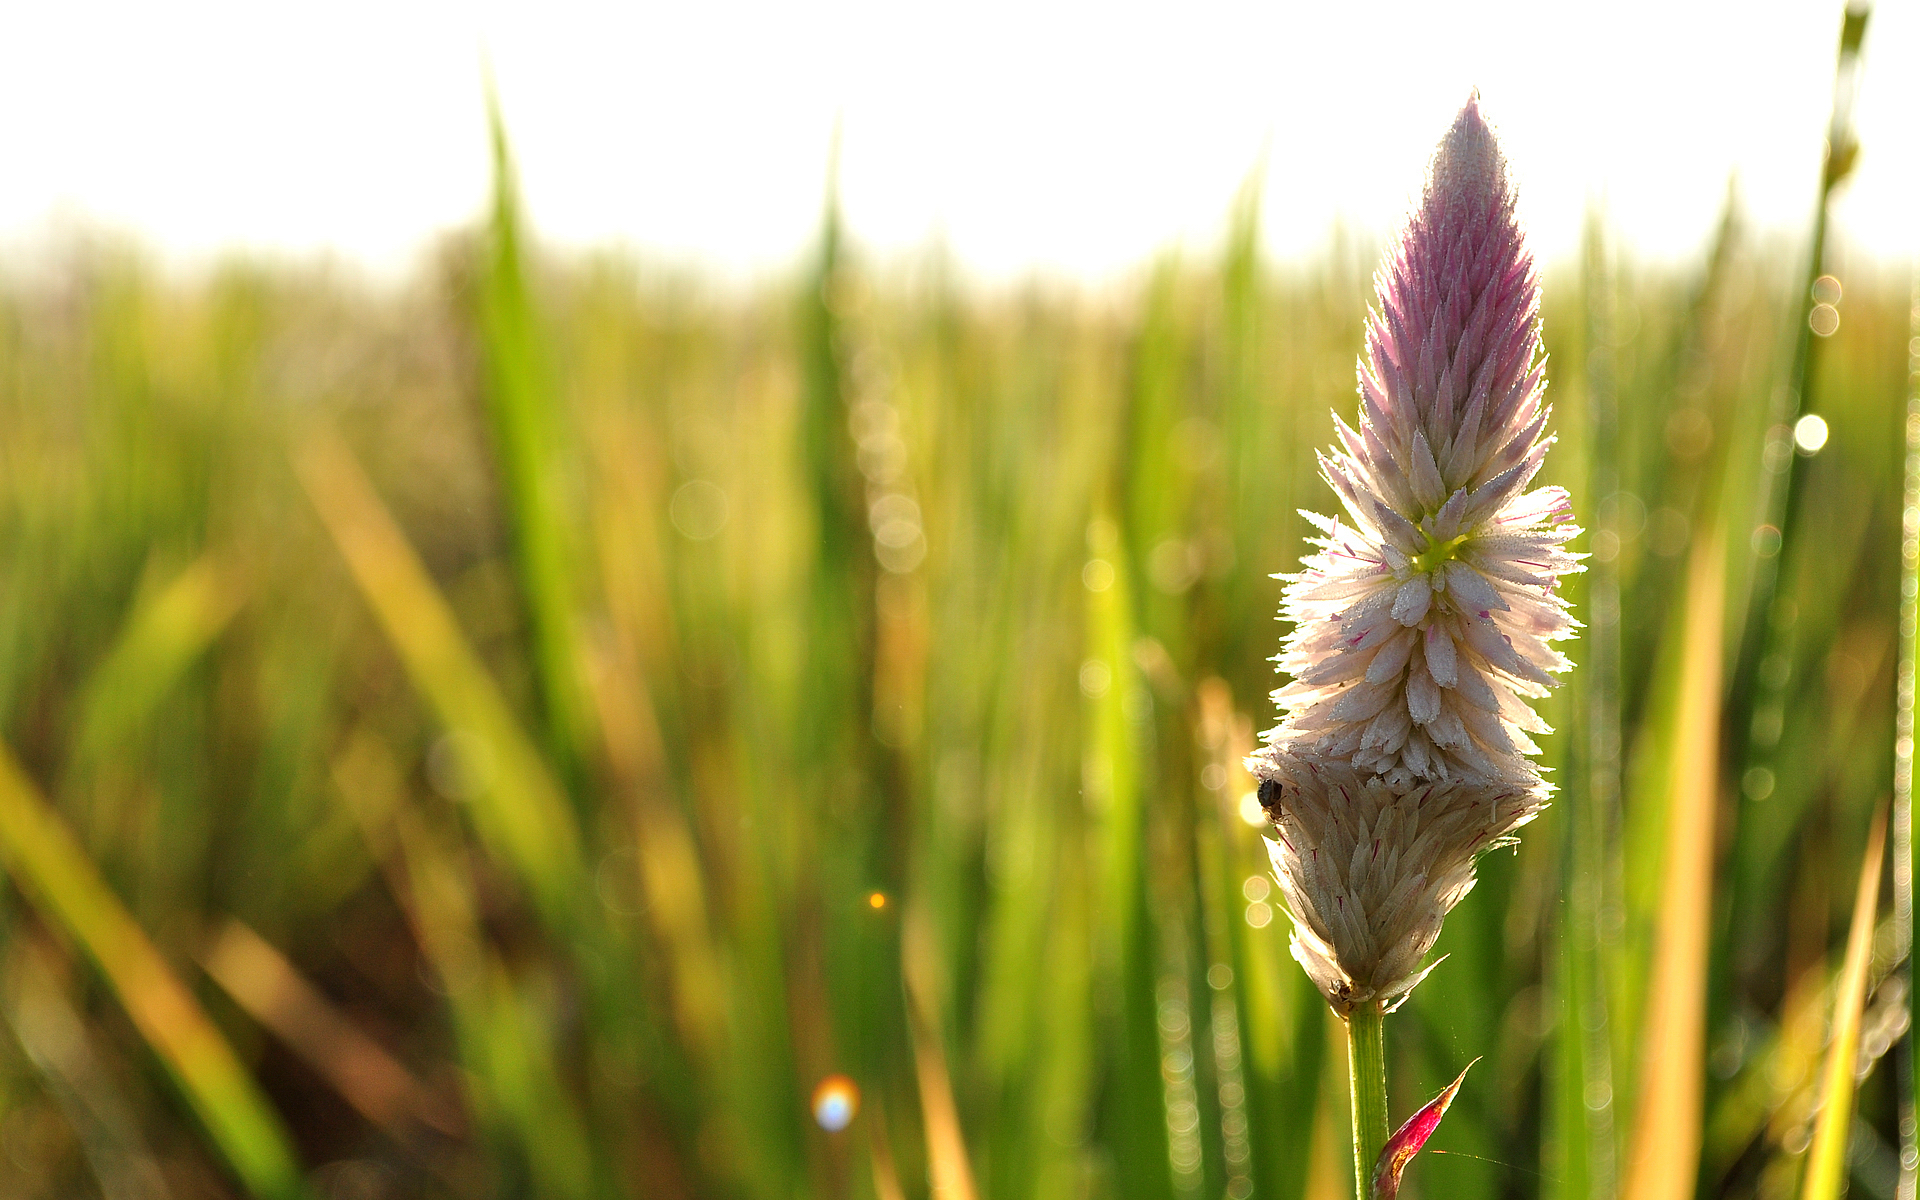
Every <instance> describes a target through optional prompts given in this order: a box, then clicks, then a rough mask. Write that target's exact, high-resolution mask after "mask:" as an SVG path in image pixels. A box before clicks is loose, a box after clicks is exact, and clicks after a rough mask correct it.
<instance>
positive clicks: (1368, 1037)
mask: <svg viewBox="0 0 1920 1200" xmlns="http://www.w3.org/2000/svg"><path fill="white" fill-rule="evenodd" d="M1386 1024H1387V1015H1386V1014H1385V1013H1383V1012H1381V1011H1380V1006H1379V1005H1377V1004H1363V1005H1361V1006H1360V1007H1359V1008H1356V1009H1354V1010H1353V1012H1352V1014H1351V1015H1349V1016H1348V1017H1347V1090H1348V1093H1349V1094H1350V1095H1351V1096H1352V1097H1353V1179H1354V1194H1355V1196H1356V1197H1357V1200H1373V1164H1374V1163H1375V1162H1376V1161H1378V1160H1379V1158H1380V1151H1381V1149H1382V1148H1383V1147H1385V1146H1386V1144H1387V1044H1386V1036H1385V1030H1386Z"/></svg>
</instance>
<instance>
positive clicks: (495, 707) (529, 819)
mask: <svg viewBox="0 0 1920 1200" xmlns="http://www.w3.org/2000/svg"><path fill="white" fill-rule="evenodd" d="M296 466H297V467H298V468H299V472H300V478H301V481H302V482H303V483H304V484H305V485H306V489H307V495H308V497H309V498H310V499H311V500H312V501H313V505H314V508H315V509H316V510H317V511H318V512H319V513H320V517H321V519H322V521H323V522H325V524H326V526H327V530H328V532H329V533H331V534H332V535H333V540H334V544H335V545H336V546H337V547H338V548H339V550H340V553H341V554H342V556H344V557H345V559H346V560H347V566H348V568H349V569H350V570H351V571H352V573H353V578H354V582H355V583H357V584H358V585H359V587H360V591H361V594H362V595H364V596H365V597H366V599H367V602H368V604H369V605H371V606H372V608H373V611H374V614H375V615H376V616H377V617H379V619H380V623H381V625H382V626H383V627H384V628H385V630H386V633H387V636H388V638H389V639H391V641H392V642H393V645H394V648H395V649H396V650H397V651H398V652H399V654H400V658H401V660H402V661H403V662H404V663H405V664H406V667H407V672H408V674H409V676H410V677H411V678H412V680H413V683H414V685H415V686H416V687H417V688H419V689H420V691H421V693H422V694H423V695H424V696H425V697H426V699H427V701H428V703H429V704H430V705H432V707H433V709H434V712H435V715H436V716H438V717H439V719H440V722H441V723H442V725H444V726H445V727H446V729H447V731H448V733H449V735H450V736H451V737H452V738H454V739H455V740H454V741H453V742H451V743H450V744H451V745H453V746H455V747H457V752H458V754H459V755H460V758H461V764H460V769H461V772H462V775H463V778H466V779H468V780H470V781H471V783H472V787H473V796H472V803H471V805H470V807H469V811H470V812H471V813H472V814H473V820H474V827H475V829H476V830H477V831H478V832H479V834H480V837H481V840H482V841H484V842H485V843H486V845H487V848H488V850H489V851H490V852H491V853H492V854H493V855H494V856H495V857H496V858H498V859H499V860H500V861H502V862H505V863H510V864H512V866H513V868H514V869H515V872H516V873H517V874H518V876H519V877H520V881H521V884H522V885H523V886H524V887H525V888H526V890H527V894H528V896H529V897H530V898H531V899H532V900H533V902H534V904H535V906H536V907H537V908H538V909H539V910H540V912H541V914H542V915H543V916H544V917H546V919H547V920H548V921H549V922H551V923H552V924H553V925H554V927H555V928H557V929H560V930H567V929H570V928H571V927H572V926H573V924H574V922H575V917H576V910H575V906H576V904H577V902H578V896H579V889H578V880H580V879H581V878H582V877H583V876H584V874H585V871H586V867H585V864H584V862H583V859H582V852H581V845H580V834H579V829H578V826H577V825H576V824H575V822H574V816H573V812H572V809H571V808H570V807H569V805H568V803H567V799H566V795H565V793H564V792H562V791H561V789H560V785H559V783H558V782H557V781H556V780H555V779H554V777H553V775H552V774H551V773H550V772H549V771H548V770H547V767H546V764H545V763H544V762H543V761H542V760H541V758H540V754H539V751H538V750H536V749H535V748H534V745H533V743H532V742H531V741H529V740H528V738H527V736H526V734H525V732H524V731H523V730H522V728H521V726H520V724H519V722H518V721H517V720H516V719H515V718H514V716H513V713H512V711H511V710H510V709H508V707H507V704H506V701H505V700H504V699H503V698H502V697H501V695H500V692H499V690H498V689H497V688H496V687H495V686H494V683H493V680H492V678H491V677H490V676H489V675H488V674H487V671H486V668H485V667H483V666H482V665H481V663H480V660H479V659H478V658H477V657H476V656H475V655H474V653H473V651H472V649H471V648H469V647H468V645H467V642H466V639H465V638H464V637H463V636H462V635H461V633H460V629H459V626H458V625H457V624H456V623H455V621H454V617H453V612H452V610H450V609H449V608H448V607H447V603H446V601H445V599H444V598H442V596H441V595H440V591H439V589H438V588H436V587H435V586H434V584H433V580H432V579H431V578H429V577H428V575H427V572H426V568H425V567H423V566H422V565H421V564H420V560H419V558H418V557H416V556H415V555H414V552H413V549H412V547H411V546H409V545H408V544H407V541H406V537H405V535H404V534H402V533H401V532H400V529H399V527H398V526H396V525H395V524H394V522H393V518H392V517H391V516H389V515H388V513H387V510H386V508H385V506H384V505H382V504H381V503H380V499H379V497H378V496H377V495H376V494H375V493H374V491H373V485H372V484H371V483H370V482H369V481H368V480H367V477H366V476H365V474H363V473H362V472H361V470H360V467H359V464H357V463H356V462H355V461H354V460H353V457H352V454H351V452H350V451H349V450H348V449H347V447H346V445H345V444H344V443H342V442H341V441H339V440H338V438H337V437H335V436H333V435H332V434H329V433H316V434H315V435H314V436H313V437H312V438H310V439H309V440H308V442H307V443H306V444H305V445H304V446H303V447H302V449H301V451H300V453H299V455H298V457H297V460H296Z"/></svg>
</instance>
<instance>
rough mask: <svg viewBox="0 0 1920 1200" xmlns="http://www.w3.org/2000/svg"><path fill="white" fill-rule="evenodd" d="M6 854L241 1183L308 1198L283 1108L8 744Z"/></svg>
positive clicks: (267, 1194) (280, 1198) (0, 820)
mask: <svg viewBox="0 0 1920 1200" xmlns="http://www.w3.org/2000/svg"><path fill="white" fill-rule="evenodd" d="M0 855H4V857H5V860H6V864H7V868H8V870H10V871H11V872H12V873H13V876H14V878H15V879H17V880H18V881H19V882H20V884H21V886H22V887H23V888H24V889H25V890H26V891H27V893H28V894H29V895H30V896H31V897H33V899H34V901H35V902H36V904H37V905H38V907H39V908H40V909H41V911H42V912H44V913H45V914H46V915H47V916H48V917H50V918H51V919H52V920H53V921H55V922H56V923H58V924H59V925H60V926H61V927H62V928H64V929H65V930H66V932H67V934H68V936H69V937H71V938H73V940H74V941H75V942H77V943H79V945H80V947H81V948H82V949H83V950H85V951H86V954H87V957H89V958H91V959H92V960H93V963H94V965H95V966H96V967H97V968H98V969H99V971H100V973H101V975H102V976H104V977H105V978H106V981H107V983H108V985H109V986H110V987H111V988H112V989H113V991H114V994H115V995H116V996H118V997H119V999H120V1003H121V1005H122V1006H123V1007H124V1008H125V1009H126V1013H127V1016H128V1017H129V1018H131V1019H132V1021H133V1025H134V1028H136V1029H138V1030H139V1031H140V1035H141V1037H142V1038H144V1039H145V1040H146V1043H147V1045H148V1046H149V1047H151V1048H152V1050H153V1052H154V1054H155V1056H156V1057H158V1058H159V1059H160V1061H161V1063H162V1064H164V1065H165V1067H166V1069H167V1073H168V1074H169V1075H170V1076H171V1077H172V1079H173V1081H174V1083H175V1084H176V1085H177V1086H178V1087H179V1089H180V1092H181V1095H182V1096H183V1097H185V1099H186V1101H187V1105H188V1107H189V1108H191V1109H192V1110H193V1112H194V1115H195V1116H196V1117H198V1118H199V1120H200V1123H201V1125H202V1127H203V1128H204V1129H205V1130H206V1133H207V1136H208V1138H209V1140H211V1141H212V1142H213V1144H214V1147H215V1149H216V1150H218V1151H219V1153H220V1155H221V1156H222V1157H223V1158H225V1160H226V1162H227V1165H228V1167H229V1168H230V1169H231V1170H232V1171H233V1175H234V1178H235V1179H237V1180H238V1181H239V1182H240V1185H241V1186H242V1187H243V1188H245V1189H246V1191H247V1192H248V1193H249V1194H251V1195H254V1196H258V1197H262V1198H263V1200H301V1198H304V1197H305V1196H306V1195H307V1189H306V1184H305V1182H304V1181H303V1180H302V1178H301V1173H300V1165H299V1160H298V1159H297V1158H296V1157H295V1156H294V1152H293V1146H292V1144H291V1142H290V1141H289V1139H288V1137H287V1131H286V1129H285V1127H284V1126H283V1125H282V1124H281V1122H280V1116H279V1114H278V1113H276V1112H275V1111H274V1109H273V1107H272V1105H270V1104H269V1103H268V1102H267V1099H266V1097H265V1096H263V1095H261V1093H260V1090H259V1087H258V1086H257V1085H256V1084H255V1083H254V1081H253V1077H252V1076H251V1075H250V1074H248V1073H247V1069H246V1068H245V1067H244V1066H243V1065H242V1064H241V1062H240V1060H239V1058H238V1057H237V1056H236V1055H235V1054H234V1052H233V1048H232V1046H230V1045H229V1044H228V1043H227V1040H226V1038H224V1037H222V1036H221V1034H220V1030H219V1029H218V1027H216V1026H215V1025H214V1023H213V1022H212V1021H211V1020H210V1019H208V1017H207V1014H206V1012H205V1010H203V1009H202V1008H201V1007H200V1004H199V1002H198V1001H196V1000H195V999H194V998H193V993H192V992H190V991H188V990H187V988H186V986H185V985H184V984H182V983H181V982H180V978H179V976H177V975H175V974H174V972H173V968H172V967H170V966H168V965H167V961H166V959H164V958H162V957H161V956H160V951H159V950H157V949H156V948H155V947H154V945H153V943H152V942H151V941H149V940H148V939H147V935H146V933H145V932H144V931H142V930H141V928H140V926H139V925H138V924H136V923H135V922H134V919H133V917H132V915H131V914H130V913H128V912H127V910H126V907H125V906H124V905H122V904H121V902H120V900H119V898H118V897H117V896H115V895H114V894H113V890H112V889H111V888H109V887H108V886H107V882H106V880H104V879H102V878H101V877H100V873H99V871H98V870H97V869H96V868H95V867H94V865H93V863H92V861H91V860H90V859H88V858H87V856H86V854H85V852H84V851H82V850H81V849H80V846H79V844H78V843H76V842H75V841H74V838H73V834H72V832H71V831H70V830H68V829H67V827H66V825H65V824H64V823H62V822H61V820H60V819H59V818H58V817H57V816H55V815H54V813H53V812H52V810H51V809H49V808H48V807H47V803H46V800H45V799H44V798H42V797H41V795H40V792H39V789H38V788H36V787H35V786H34V785H33V783H32V782H31V781H29V780H28V778H27V776H26V774H25V773H24V772H22V771H21V769H20V766H19V764H18V763H16V762H15V761H14V759H13V755H12V752H11V751H9V750H7V749H6V748H5V747H0Z"/></svg>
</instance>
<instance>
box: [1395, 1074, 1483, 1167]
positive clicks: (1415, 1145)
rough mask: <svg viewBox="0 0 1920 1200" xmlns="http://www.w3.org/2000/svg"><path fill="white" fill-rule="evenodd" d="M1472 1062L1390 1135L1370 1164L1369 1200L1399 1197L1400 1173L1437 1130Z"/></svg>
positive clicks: (1458, 1091)
mask: <svg viewBox="0 0 1920 1200" xmlns="http://www.w3.org/2000/svg"><path fill="white" fill-rule="evenodd" d="M1479 1061H1480V1060H1479V1059H1477V1058H1476V1059H1474V1060H1473V1062H1470V1063H1468V1064H1467V1067H1466V1071H1462V1072H1460V1077H1459V1078H1458V1079H1456V1080H1454V1081H1453V1082H1452V1083H1450V1084H1448V1085H1447V1086H1446V1087H1445V1088H1444V1089H1442V1091H1441V1092H1440V1094H1439V1095H1438V1096H1435V1097H1434V1098H1433V1099H1431V1100H1429V1101H1427V1103H1426V1104H1425V1105H1423V1106H1422V1107H1421V1109H1420V1111H1419V1112H1416V1113H1414V1114H1413V1115H1412V1116H1411V1117H1408V1118H1407V1123H1406V1124H1405V1125H1402V1126H1401V1127H1400V1128H1399V1129H1397V1130H1395V1131H1394V1134H1393V1136H1392V1137H1390V1138H1388V1139H1387V1144H1386V1145H1385V1146H1383V1147H1382V1148H1381V1150H1380V1157H1379V1159H1378V1160H1377V1161H1375V1163H1374V1164H1373V1200H1395V1197H1397V1196H1399V1194H1400V1173H1401V1172H1402V1171H1405V1170H1406V1169H1407V1164H1408V1163H1410V1162H1412V1161H1413V1156H1414V1155H1416V1154H1418V1153H1420V1147H1422V1146H1424V1145H1426V1144H1427V1139H1428V1138H1430V1137H1432V1136H1433V1131H1434V1130H1436V1129H1438V1128H1440V1118H1441V1117H1444V1116H1446V1115H1447V1106H1448V1105H1449V1104H1452V1103H1453V1098H1454V1097H1455V1096H1457V1095H1459V1093H1460V1085H1461V1084H1463V1083H1465V1082H1466V1081H1467V1071H1471V1070H1473V1063H1477V1062H1479Z"/></svg>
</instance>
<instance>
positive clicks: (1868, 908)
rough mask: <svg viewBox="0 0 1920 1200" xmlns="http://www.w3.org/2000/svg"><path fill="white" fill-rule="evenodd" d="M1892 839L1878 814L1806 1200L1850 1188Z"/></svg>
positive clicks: (1838, 993)
mask: <svg viewBox="0 0 1920 1200" xmlns="http://www.w3.org/2000/svg"><path fill="white" fill-rule="evenodd" d="M1886 837H1887V814H1886V810H1885V809H1881V810H1880V811H1878V812H1876V813H1874V816H1873V830H1872V832H1870V833H1869V834H1868V835H1867V853H1866V858H1865V860H1864V861H1862V862H1861V864H1860V886H1859V889H1858V891H1857V892H1856V894H1855V896H1854V901H1853V922H1852V924H1851V926H1850V927H1849V928H1848V931H1847V957H1846V960H1845V962H1844V963H1843V965H1842V966H1841V968H1840V980H1839V985H1838V986H1837V987H1836V988H1835V989H1834V997H1833V1034H1832V1036H1831V1037H1830V1038H1829V1039H1828V1045H1827V1062H1826V1067H1825V1069H1824V1070H1823V1071H1822V1072H1821V1085H1820V1117H1819V1120H1818V1122H1817V1123H1816V1124H1815V1126H1814V1130H1813V1148H1812V1150H1811V1151H1810V1152H1809V1154H1808V1155H1807V1184H1806V1187H1805V1188H1804V1189H1803V1190H1802V1191H1801V1193H1800V1195H1801V1197H1802V1200H1838V1198H1839V1196H1840V1195H1841V1193H1842V1192H1843V1191H1845V1189H1846V1182H1847V1142H1848V1140H1849V1139H1850V1137H1851V1136H1852V1133H1853V1088H1854V1067H1855V1063H1856V1062H1857V1061H1858V1059H1859V1056H1860V1013H1861V1009H1862V1008H1863V1007H1864V1006H1865V1004H1866V1000H1867V968H1868V967H1869V966H1870V965H1871V964H1872V959H1873V918H1874V913H1875V912H1876V911H1877V910H1878V908H1879V901H1880V864H1881V859H1882V858H1883V857H1884V852H1885V849H1886Z"/></svg>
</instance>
